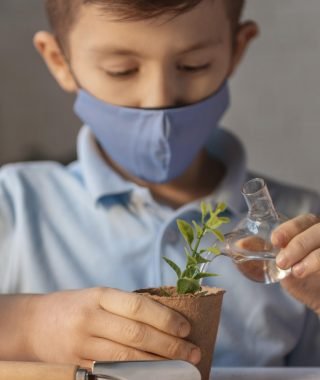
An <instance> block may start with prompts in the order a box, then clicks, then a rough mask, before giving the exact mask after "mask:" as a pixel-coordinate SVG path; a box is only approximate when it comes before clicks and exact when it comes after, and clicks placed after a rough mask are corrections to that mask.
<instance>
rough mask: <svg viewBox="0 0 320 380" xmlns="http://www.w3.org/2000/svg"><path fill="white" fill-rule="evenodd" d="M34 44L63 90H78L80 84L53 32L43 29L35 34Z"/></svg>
mask: <svg viewBox="0 0 320 380" xmlns="http://www.w3.org/2000/svg"><path fill="white" fill-rule="evenodd" d="M33 44H34V46H35V48H36V49H37V50H38V52H39V54H40V55H41V56H42V58H43V59H44V61H45V63H46V64H47V66H48V69H49V70H50V72H51V74H52V75H53V76H54V78H55V79H56V81H57V82H58V83H59V85H60V86H61V87H62V88H63V90H65V91H67V92H76V91H77V89H78V86H77V84H76V82H75V79H74V77H73V75H72V73H71V71H70V67H69V64H68V63H67V61H66V58H65V56H64V54H63V53H62V51H61V49H60V47H59V44H58V43H57V41H56V39H55V37H54V36H53V35H52V34H51V33H48V32H42V31H41V32H38V33H36V35H35V36H34V38H33Z"/></svg>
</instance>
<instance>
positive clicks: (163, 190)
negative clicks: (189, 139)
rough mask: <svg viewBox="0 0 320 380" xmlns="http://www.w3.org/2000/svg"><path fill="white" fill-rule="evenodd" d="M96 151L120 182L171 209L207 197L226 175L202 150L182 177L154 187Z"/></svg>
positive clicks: (102, 152) (218, 162)
mask: <svg viewBox="0 0 320 380" xmlns="http://www.w3.org/2000/svg"><path fill="white" fill-rule="evenodd" d="M98 146H99V145H98ZM99 150H100V153H101V154H102V156H103V158H104V160H105V161H106V162H107V164H108V165H109V166H111V167H112V168H113V170H115V171H116V172H117V173H118V174H120V175H121V176H122V177H123V178H125V179H126V180H128V181H131V182H134V183H136V184H137V185H139V186H142V187H146V188H148V189H149V190H150V192H151V194H152V195H153V197H154V199H155V200H157V201H158V202H161V203H164V204H167V205H169V206H171V207H173V208H178V207H181V206H183V205H185V204H187V203H190V202H192V201H195V200H197V199H200V198H203V197H205V196H208V195H209V194H211V193H212V192H213V191H214V189H215V188H216V187H217V186H218V184H219V183H220V182H221V180H222V178H223V177H224V174H225V167H224V166H223V164H222V163H221V162H220V161H218V160H216V159H214V158H212V157H211V156H210V155H209V154H208V153H207V151H206V150H204V149H203V150H202V151H201V152H200V153H199V154H198V155H197V157H196V158H195V159H194V161H193V163H192V164H191V165H190V166H189V168H188V169H187V170H186V171H185V172H184V173H183V174H182V175H181V176H179V177H178V178H175V179H174V180H172V181H170V182H167V183H161V184H155V183H150V182H146V181H143V180H141V179H139V178H137V177H134V176H132V175H130V174H129V173H127V172H126V171H124V170H123V169H122V168H121V167H119V166H118V165H117V164H116V163H115V162H113V161H112V160H111V159H110V157H109V156H108V155H107V154H106V153H105V152H104V150H103V149H102V148H101V147H100V146H99Z"/></svg>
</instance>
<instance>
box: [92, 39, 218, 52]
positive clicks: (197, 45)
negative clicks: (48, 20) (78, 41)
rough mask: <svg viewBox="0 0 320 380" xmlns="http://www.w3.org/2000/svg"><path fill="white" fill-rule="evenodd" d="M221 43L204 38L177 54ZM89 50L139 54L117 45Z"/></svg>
mask: <svg viewBox="0 0 320 380" xmlns="http://www.w3.org/2000/svg"><path fill="white" fill-rule="evenodd" d="M221 43H222V39H217V40H213V39H210V40H206V41H201V42H196V43H195V44H193V45H191V46H189V47H187V48H186V49H184V50H182V51H181V52H179V53H178V54H181V55H183V54H187V53H190V52H192V51H196V50H202V49H205V48H208V47H214V46H217V45H220V44H221ZM90 51H92V52H94V53H96V54H98V55H101V54H110V55H120V56H141V53H139V52H138V51H135V50H131V49H126V48H121V47H117V46H103V47H93V48H90Z"/></svg>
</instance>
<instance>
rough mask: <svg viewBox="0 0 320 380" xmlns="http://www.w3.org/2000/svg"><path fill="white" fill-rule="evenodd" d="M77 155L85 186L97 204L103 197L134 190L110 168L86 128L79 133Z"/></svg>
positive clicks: (131, 184)
mask: <svg viewBox="0 0 320 380" xmlns="http://www.w3.org/2000/svg"><path fill="white" fill-rule="evenodd" d="M77 153H78V161H79V164H80V170H81V172H82V176H83V179H84V183H85V186H86V187H87V189H88V191H89V193H90V194H91V196H92V197H93V199H94V200H95V202H98V201H99V200H100V199H101V198H102V197H107V196H111V195H120V194H125V193H128V192H130V191H132V190H133V189H134V187H135V186H134V184H133V183H131V182H129V181H126V180H125V179H124V178H123V177H121V176H120V175H118V174H117V173H116V172H115V171H114V170H112V168H111V167H110V166H108V164H107V163H106V161H105V160H104V159H103V157H102V156H101V153H100V152H99V149H98V146H97V144H96V142H95V139H94V136H93V135H92V133H91V131H90V129H89V128H88V127H86V126H84V127H82V128H81V130H80V132H79V135H78V144H77Z"/></svg>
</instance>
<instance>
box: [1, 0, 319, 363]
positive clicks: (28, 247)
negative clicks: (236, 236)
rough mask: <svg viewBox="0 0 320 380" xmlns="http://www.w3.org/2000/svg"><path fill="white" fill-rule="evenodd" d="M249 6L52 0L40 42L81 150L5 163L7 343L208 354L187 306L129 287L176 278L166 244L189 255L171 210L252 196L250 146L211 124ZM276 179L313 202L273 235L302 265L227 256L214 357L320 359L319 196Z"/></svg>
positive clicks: (45, 351) (16, 350)
mask: <svg viewBox="0 0 320 380" xmlns="http://www.w3.org/2000/svg"><path fill="white" fill-rule="evenodd" d="M242 7H243V1H241V0H202V1H201V0H171V1H165V0H158V1H152V2H151V1H147V0H140V1H130V2H129V1H126V0H122V1H118V0H117V1H116V0H47V9H48V13H49V17H50V21H51V24H52V27H53V31H54V35H51V34H49V33H46V32H39V33H37V35H36V36H35V45H36V47H37V49H38V50H39V52H40V54H41V55H42V56H43V58H44V60H45V62H46V64H47V65H48V67H49V69H50V71H51V73H52V74H53V76H54V77H55V79H56V80H57V81H58V83H59V84H60V86H61V87H62V88H63V89H64V90H66V91H69V92H73V93H75V94H77V101H76V105H75V111H76V113H77V115H78V116H79V117H80V119H81V120H82V121H83V122H84V123H85V124H86V125H87V126H86V127H83V129H82V130H81V132H80V134H79V141H78V155H79V159H78V161H77V162H76V163H73V164H71V165H70V166H68V167H62V166H60V165H58V164H55V163H40V164H21V165H12V166H8V167H5V168H3V169H1V174H0V176H1V177H0V223H1V224H0V288H1V291H2V293H7V295H3V296H2V297H1V298H0V303H1V304H0V310H1V313H0V358H1V359H21V360H40V361H50V362H72V363H77V364H80V365H82V366H90V365H91V363H92V361H93V360H139V359H151V358H159V357H166V358H170V359H171V358H172V359H173V358H176V359H184V360H189V361H190V362H192V363H194V364H196V363H197V362H198V361H199V360H200V356H201V352H200V350H199V348H197V347H195V346H194V345H192V344H190V343H189V342H187V340H186V339H184V338H186V337H187V336H188V334H189V331H190V326H189V324H188V322H187V321H186V320H185V319H184V318H183V317H182V316H180V315H179V314H177V313H175V312H173V311H171V310H169V309H167V308H165V307H163V306H161V305H158V304H155V303H153V302H152V301H150V300H147V299H144V298H142V297H140V296H138V295H136V294H132V293H130V291H132V290H134V289H136V288H142V287H150V286H158V285H161V284H169V283H173V282H174V277H173V273H172V272H171V270H170V268H167V266H166V264H164V263H163V261H162V260H161V256H162V255H166V256H171V257H173V258H174V259H175V260H177V261H179V260H181V257H182V256H183V255H182V254H181V252H182V245H181V244H180V241H179V235H178V234H177V231H176V229H175V220H176V218H177V217H183V218H190V219H191V220H192V219H196V218H197V217H198V216H197V215H198V214H197V210H198V208H199V203H200V199H202V198H206V199H207V201H210V202H212V203H213V204H215V203H216V202H218V201H220V200H223V201H225V202H227V204H228V206H229V212H230V215H231V217H232V218H233V219H234V220H235V219H236V217H237V215H238V214H239V213H241V212H243V211H244V210H245V206H244V205H243V203H242V201H241V200H240V197H241V195H240V188H241V185H242V184H243V182H244V181H245V178H246V173H245V165H244V152H243V149H242V147H241V144H240V143H239V141H237V140H236V139H235V138H234V137H233V136H231V135H230V134H228V133H227V132H226V131H223V130H220V129H215V128H214V127H215V126H216V125H217V124H218V122H219V119H220V118H221V116H222V114H223V113H224V111H225V110H226V109H227V106H228V89H227V81H228V78H229V77H230V76H231V74H232V73H233V72H234V71H235V69H236V67H237V66H238V64H239V62H240V61H241V58H242V57H243V55H244V53H245V51H246V48H247V47H248V45H249V43H250V41H251V40H252V39H253V38H254V37H255V36H256V35H257V32H258V31H257V26H256V24H255V23H253V22H246V23H242V24H240V22H239V18H240V14H241V10H242ZM182 128H183V129H182ZM268 184H269V187H270V190H271V193H272V196H273V198H274V200H275V203H276V207H277V208H278V209H279V211H281V212H283V213H284V214H286V215H287V216H290V217H294V216H296V215H298V214H304V215H302V216H297V217H295V218H294V219H292V220H290V221H288V222H287V223H285V224H283V225H282V226H281V227H280V228H279V229H278V230H277V231H276V232H275V233H274V235H273V242H274V244H275V245H277V246H279V247H280V248H283V249H282V251H281V253H280V254H279V256H278V265H279V266H280V267H281V268H284V269H285V268H290V267H292V275H291V276H290V277H289V278H287V279H286V280H284V281H282V283H281V286H280V285H279V284H276V285H272V286H264V285H259V284H254V283H252V282H250V281H248V280H247V279H245V278H244V277H243V276H242V275H241V274H240V273H239V272H238V271H237V270H236V268H235V267H234V265H233V264H232V263H231V262H229V260H227V259H219V260H221V261H220V263H219V269H218V271H219V273H220V274H221V276H220V277H219V279H218V280H210V281H208V284H210V285H218V286H220V287H223V288H225V289H227V294H226V296H225V299H224V305H223V313H222V317H221V325H220V332H219V336H218V341H217V346H216V352H215V364H216V365H222V366H254V365H261V366H263V365H274V366H278V365H320V357H319V348H320V325H319V317H318V315H319V314H320V297H319V294H320V285H319V284H320V281H319V280H320V274H319V273H320V260H319V252H320V237H319V236H320V233H319V232H320V225H319V219H318V218H317V217H316V216H314V215H312V214H306V213H309V212H313V213H318V212H319V204H320V202H319V198H318V197H317V196H316V195H314V194H312V193H309V192H306V191H302V190H299V191H298V190H297V189H293V188H289V187H285V186H283V185H280V184H276V183H273V182H268ZM98 286H105V287H104V288H101V287H98ZM116 288H117V289H122V290H116ZM68 289H69V290H68ZM70 289H79V290H70ZM63 290H64V291H63ZM12 293H20V294H17V295H12ZM23 293H28V294H23ZM32 293H33V294H32ZM34 293H44V294H42V295H40V294H34ZM290 294H291V295H290ZM48 342H49V343H50V344H49V345H48Z"/></svg>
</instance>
